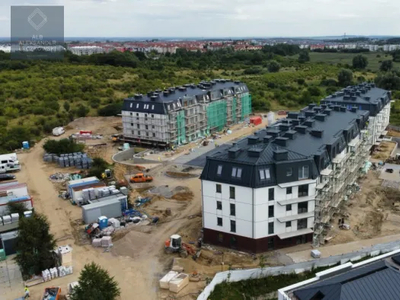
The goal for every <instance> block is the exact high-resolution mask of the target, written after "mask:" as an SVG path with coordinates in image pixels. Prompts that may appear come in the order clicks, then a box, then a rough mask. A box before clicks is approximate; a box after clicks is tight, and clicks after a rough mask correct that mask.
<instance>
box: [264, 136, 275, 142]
mask: <svg viewBox="0 0 400 300" xmlns="http://www.w3.org/2000/svg"><path fill="white" fill-rule="evenodd" d="M272 139H273V137H272V136H271V135H266V136H264V139H263V143H264V144H268V143H269V142H271V141H272Z"/></svg>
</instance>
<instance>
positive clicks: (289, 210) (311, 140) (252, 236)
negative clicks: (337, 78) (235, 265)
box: [201, 84, 390, 253]
mask: <svg viewBox="0 0 400 300" xmlns="http://www.w3.org/2000/svg"><path fill="white" fill-rule="evenodd" d="M353 92H354V95H353V94H352V93H353ZM340 93H343V95H341V94H340ZM340 93H339V94H335V95H336V97H330V98H327V99H325V100H323V101H322V102H321V103H322V104H321V106H317V105H316V104H310V105H309V106H308V107H306V108H304V109H302V110H301V112H293V113H288V116H287V118H286V119H284V120H280V121H279V122H278V123H276V124H274V125H273V126H271V127H267V128H266V129H263V130H260V131H258V132H256V133H255V135H254V136H250V137H247V138H245V139H242V140H240V141H238V142H237V143H235V144H234V145H233V146H232V147H230V148H229V149H226V150H221V151H219V152H218V153H216V154H213V155H211V156H209V157H207V162H206V166H205V168H204V170H203V173H202V175H201V180H202V205H203V233H204V241H205V242H206V243H211V244H217V245H221V246H226V247H232V248H236V249H239V250H246V251H251V252H254V253H256V252H262V251H266V250H270V249H275V248H281V247H286V246H291V245H296V244H299V243H306V242H311V241H313V242H314V244H316V245H318V244H320V243H321V242H323V240H324V239H323V237H324V234H325V228H326V225H328V224H329V222H330V220H331V218H332V216H333V214H334V213H335V212H338V210H340V205H341V203H342V201H343V200H344V199H345V198H346V197H347V195H348V194H349V193H351V192H353V191H354V189H355V186H354V183H355V180H356V179H357V177H358V175H359V174H360V171H361V170H362V169H363V166H364V165H365V163H366V161H367V160H368V154H369V150H370V148H371V147H372V145H373V144H374V143H375V142H376V141H377V138H378V137H379V136H380V135H381V134H382V133H384V129H385V127H386V126H387V124H388V122H389V114H390V92H388V91H385V90H382V89H378V88H375V86H374V85H373V84H362V85H359V86H356V87H353V88H351V89H350V88H347V89H345V90H344V91H343V92H340ZM350 93H351V96H350ZM340 97H342V100H343V98H344V97H351V98H350V99H347V98H346V99H345V100H346V101H347V100H351V101H353V102H355V101H358V102H357V103H358V104H360V105H364V104H365V105H367V104H366V103H364V102H363V100H362V99H364V100H365V101H367V102H368V105H369V106H368V107H367V106H365V107H361V109H360V107H359V106H354V105H351V106H350V104H351V103H347V102H343V103H341V104H340V105H339V103H330V102H329V101H331V100H332V99H335V102H340V101H339V99H340ZM355 98H357V99H355ZM328 100H329V101H328ZM325 101H326V102H325ZM343 101H344V100H343ZM375 108H376V109H375Z"/></svg>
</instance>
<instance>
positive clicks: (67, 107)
mask: <svg viewBox="0 0 400 300" xmlns="http://www.w3.org/2000/svg"><path fill="white" fill-rule="evenodd" d="M64 109H65V111H67V112H68V111H69V109H70V105H69V103H68V102H67V101H65V102H64Z"/></svg>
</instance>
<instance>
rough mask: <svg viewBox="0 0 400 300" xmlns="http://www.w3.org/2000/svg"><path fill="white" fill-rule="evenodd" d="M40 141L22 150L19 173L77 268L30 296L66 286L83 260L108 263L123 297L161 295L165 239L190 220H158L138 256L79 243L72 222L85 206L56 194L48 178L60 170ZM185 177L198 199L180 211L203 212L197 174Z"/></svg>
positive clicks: (12, 294) (105, 265) (151, 299)
mask: <svg viewBox="0 0 400 300" xmlns="http://www.w3.org/2000/svg"><path fill="white" fill-rule="evenodd" d="M42 144H43V141H42V142H40V143H38V144H37V145H36V146H35V147H34V148H32V149H31V151H30V152H29V153H25V154H21V155H19V160H20V162H21V164H22V170H21V171H20V172H19V173H17V179H18V181H20V182H25V183H27V185H28V188H29V192H30V193H31V195H32V196H33V198H34V207H35V209H36V211H37V212H39V213H42V214H44V215H46V216H47V218H48V220H49V222H50V229H51V232H52V233H53V234H54V236H55V238H56V240H57V244H58V245H65V244H69V245H71V246H72V247H73V267H74V274H73V275H69V276H66V277H64V278H58V279H55V280H52V281H51V282H49V283H48V284H45V283H44V284H40V285H38V286H35V287H32V288H31V289H30V290H31V295H32V298H38V297H39V296H40V295H41V294H42V292H43V289H44V287H46V286H48V285H56V286H60V287H61V288H62V290H63V291H66V287H67V284H68V283H70V282H73V281H76V280H77V279H78V277H79V272H80V271H81V269H82V268H83V266H84V265H85V264H86V263H90V262H92V261H93V262H96V263H98V264H99V265H101V266H102V267H103V268H105V269H107V270H108V271H109V273H110V274H111V275H112V276H114V277H115V280H116V281H117V282H118V283H119V286H120V288H121V299H143V300H147V299H149V300H154V299H157V298H158V291H157V286H158V279H159V276H160V274H162V273H163V272H164V270H163V268H164V265H165V261H162V262H161V263H160V262H159V261H158V258H159V257H161V256H162V249H163V242H164V241H165V240H166V239H167V238H168V237H169V236H170V235H172V234H174V233H176V232H177V230H178V229H179V228H181V227H182V226H185V223H186V222H191V221H190V220H187V219H182V218H178V219H177V220H174V221H171V222H169V223H165V224H162V225H160V226H158V227H157V228H156V229H155V230H153V232H152V233H151V235H147V238H146V239H138V240H137V241H136V242H137V243H138V244H141V245H143V247H142V248H141V250H140V251H138V252H137V253H135V255H134V256H133V257H134V258H132V257H130V256H117V255H115V254H113V253H110V252H104V250H103V249H95V248H93V247H92V246H90V245H85V246H79V245H77V244H75V240H74V237H73V227H72V225H71V223H73V222H74V221H76V220H77V219H80V218H81V209H80V208H79V207H75V206H72V205H71V204H70V203H69V201H65V200H61V199H60V198H58V192H57V190H56V189H55V187H54V185H53V184H52V183H51V182H50V181H49V179H48V177H49V175H50V174H52V173H54V172H55V171H56V170H54V166H47V165H45V164H44V163H43V160H42V155H43V149H42ZM58 171H62V170H61V169H60V170H58ZM185 183H186V186H188V187H189V188H191V189H192V191H193V193H194V199H193V200H192V201H191V202H190V203H189V204H188V206H187V207H186V208H185V209H184V210H183V211H182V212H181V213H180V216H182V217H184V216H188V215H191V214H195V213H199V212H200V205H201V200H200V199H201V197H200V181H199V179H198V178H195V179H188V180H186V182H185ZM163 259H165V258H163ZM171 259H172V257H171ZM22 289H23V288H22V287H21V290H22ZM6 293H7V292H6ZM19 294H20V293H18V294H15V292H9V293H8V294H6V299H13V298H14V297H17V296H20V295H19ZM133 295H134V296H133Z"/></svg>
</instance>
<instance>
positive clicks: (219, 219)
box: [217, 218, 222, 226]
mask: <svg viewBox="0 0 400 300" xmlns="http://www.w3.org/2000/svg"><path fill="white" fill-rule="evenodd" d="M217 225H218V226H222V218H217Z"/></svg>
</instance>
